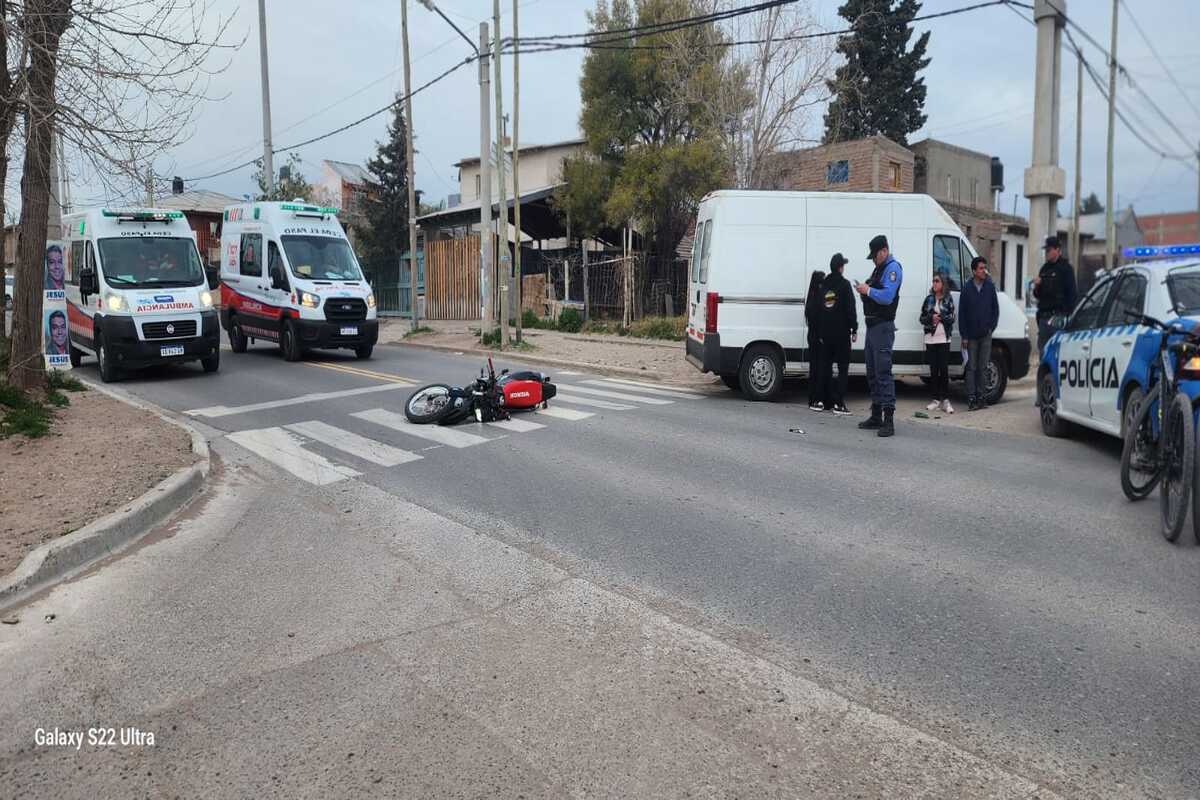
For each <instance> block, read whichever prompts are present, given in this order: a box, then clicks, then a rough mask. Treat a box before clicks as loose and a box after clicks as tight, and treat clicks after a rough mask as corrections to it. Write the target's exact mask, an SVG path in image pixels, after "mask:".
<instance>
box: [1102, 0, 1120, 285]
mask: <svg viewBox="0 0 1200 800" xmlns="http://www.w3.org/2000/svg"><path fill="white" fill-rule="evenodd" d="M1119 5H1120V0H1113V13H1112V46H1111V49H1110V50H1109V54H1108V158H1107V162H1108V163H1107V165H1106V167H1105V186H1104V197H1105V200H1104V269H1106V270H1110V269H1112V268H1113V249H1114V248H1115V247H1116V244H1117V243H1116V241H1114V240H1115V238H1116V230H1115V229H1114V227H1113V140H1114V134H1115V133H1116V127H1115V123H1116V113H1117V8H1118V7H1119Z"/></svg>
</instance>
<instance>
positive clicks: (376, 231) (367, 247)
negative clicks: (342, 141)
mask: <svg viewBox="0 0 1200 800" xmlns="http://www.w3.org/2000/svg"><path fill="white" fill-rule="evenodd" d="M407 135H408V122H407V121H406V120H405V119H404V106H403V104H401V103H399V102H397V103H396V105H395V108H394V110H393V112H392V120H391V122H390V123H388V128H387V136H386V137H385V138H384V140H383V141H382V142H379V143H378V144H377V147H376V152H375V157H374V158H372V159H371V160H370V161H368V162H367V170H368V171H369V172H370V173H371V176H372V177H373V178H374V179H375V181H376V183H378V188H377V189H376V192H375V197H374V198H373V199H372V200H370V201H369V202H368V203H367V205H366V209H365V211H366V213H365V218H366V219H365V224H364V225H362V226H361V227H360V229H359V231H358V232H359V234H360V235H361V238H362V246H361V247H360V253H359V255H360V257H361V258H362V260H363V262H364V265H365V266H366V268H367V271H368V272H369V273H372V274H375V275H383V274H385V273H388V274H390V273H392V272H393V271H394V270H396V269H398V268H399V264H400V256H401V255H402V254H403V253H404V252H405V251H406V250H408V157H407V148H406V144H405V137H406V136H407Z"/></svg>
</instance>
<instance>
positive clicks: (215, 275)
mask: <svg viewBox="0 0 1200 800" xmlns="http://www.w3.org/2000/svg"><path fill="white" fill-rule="evenodd" d="M204 277H205V278H207V279H208V288H210V289H216V288H217V287H218V286H220V285H221V273H220V272H219V271H218V270H217V268H216V267H205V268H204Z"/></svg>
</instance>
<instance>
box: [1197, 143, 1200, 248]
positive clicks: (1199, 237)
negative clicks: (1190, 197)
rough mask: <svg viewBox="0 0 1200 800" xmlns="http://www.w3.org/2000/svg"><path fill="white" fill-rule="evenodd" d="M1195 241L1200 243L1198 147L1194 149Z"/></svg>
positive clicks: (1199, 164)
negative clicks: (1195, 178) (1195, 174)
mask: <svg viewBox="0 0 1200 800" xmlns="http://www.w3.org/2000/svg"><path fill="white" fill-rule="evenodd" d="M1196 172H1197V182H1196V241H1197V242H1200V147H1198V148H1196Z"/></svg>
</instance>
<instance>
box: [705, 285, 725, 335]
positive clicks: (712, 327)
mask: <svg viewBox="0 0 1200 800" xmlns="http://www.w3.org/2000/svg"><path fill="white" fill-rule="evenodd" d="M720 297H721V296H720V295H719V294H717V293H716V292H709V293H708V296H707V298H706V300H705V304H704V332H705V333H716V332H717V303H718V302H720Z"/></svg>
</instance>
